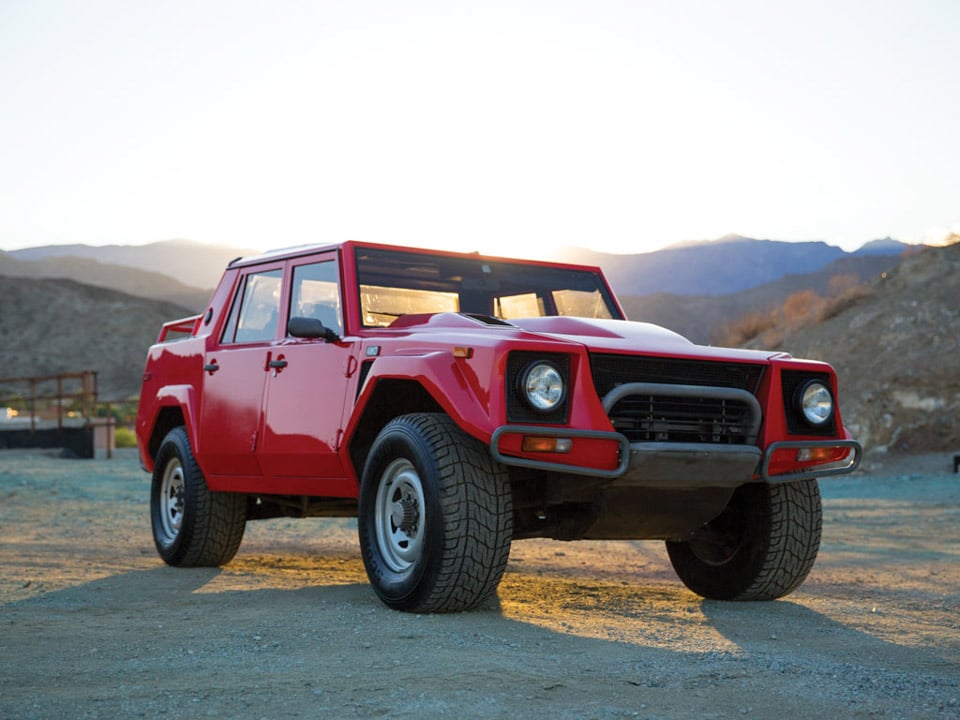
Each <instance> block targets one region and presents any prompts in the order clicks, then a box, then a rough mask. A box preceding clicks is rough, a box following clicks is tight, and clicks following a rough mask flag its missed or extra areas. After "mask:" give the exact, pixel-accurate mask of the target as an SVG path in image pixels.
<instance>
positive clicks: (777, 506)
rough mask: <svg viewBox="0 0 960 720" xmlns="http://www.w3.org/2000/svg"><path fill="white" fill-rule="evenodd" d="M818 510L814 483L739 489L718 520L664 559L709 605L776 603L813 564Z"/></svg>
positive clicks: (670, 547) (672, 545) (671, 546)
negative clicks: (711, 600)
mask: <svg viewBox="0 0 960 720" xmlns="http://www.w3.org/2000/svg"><path fill="white" fill-rule="evenodd" d="M821 527H822V508H821V503H820V488H819V486H818V485H817V481H816V480H800V481H796V482H791V483H784V484H780V485H770V484H764V483H751V484H749V485H743V486H741V487H739V488H737V490H736V492H734V494H733V497H732V498H731V499H730V503H729V504H728V505H727V507H726V509H724V511H723V512H722V513H720V515H719V516H717V517H716V518H714V519H713V520H711V521H710V522H708V523H707V524H706V525H704V526H703V527H702V528H700V529H698V530H696V531H695V532H693V533H691V535H690V536H689V537H687V538H686V539H684V540H683V541H682V542H677V541H667V554H668V555H669V556H670V562H671V563H672V564H673V569H674V570H675V571H676V573H677V575H678V576H679V577H680V579H681V580H682V581H683V583H684V584H685V585H686V586H687V587H688V588H690V589H691V590H693V592H695V593H697V594H698V595H702V596H703V597H705V598H711V599H713V600H774V599H776V598H779V597H783V596H784V595H787V594H789V593H791V592H793V591H794V590H796V589H797V588H798V587H800V585H801V583H803V581H804V580H805V579H806V577H807V574H808V573H809V572H810V569H811V568H812V567H813V563H814V561H815V560H816V559H817V551H818V550H819V548H820V530H821Z"/></svg>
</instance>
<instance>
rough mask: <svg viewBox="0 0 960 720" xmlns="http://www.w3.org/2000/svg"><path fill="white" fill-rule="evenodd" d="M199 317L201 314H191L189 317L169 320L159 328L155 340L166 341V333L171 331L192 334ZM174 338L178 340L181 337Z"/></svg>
mask: <svg viewBox="0 0 960 720" xmlns="http://www.w3.org/2000/svg"><path fill="white" fill-rule="evenodd" d="M201 318H203V315H193V316H191V317H185V318H180V319H179V320H171V321H170V322H168V323H164V324H163V327H161V328H160V335H159V336H158V337H157V342H158V343H162V342H166V341H167V335H169V334H171V333H178V334H181V335H192V334H193V331H194V330H196V328H197V325H198V324H199V323H200V320H201ZM176 339H177V340H180V339H181V338H176Z"/></svg>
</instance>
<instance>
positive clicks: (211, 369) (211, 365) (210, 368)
mask: <svg viewBox="0 0 960 720" xmlns="http://www.w3.org/2000/svg"><path fill="white" fill-rule="evenodd" d="M203 369H204V371H205V372H208V373H210V374H211V375H213V374H214V373H215V372H216V371H217V370H219V369H220V366H219V365H217V361H216V360H214V361H213V362H212V363H207V364H206V365H204V366H203Z"/></svg>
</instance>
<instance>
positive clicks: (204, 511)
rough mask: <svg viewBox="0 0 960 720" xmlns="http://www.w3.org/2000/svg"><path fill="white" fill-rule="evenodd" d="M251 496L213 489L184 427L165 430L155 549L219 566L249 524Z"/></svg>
mask: <svg viewBox="0 0 960 720" xmlns="http://www.w3.org/2000/svg"><path fill="white" fill-rule="evenodd" d="M246 517H247V498H246V496H244V495H240V494H237V493H222V492H212V491H211V490H209V489H208V488H207V483H206V480H204V478H203V473H202V472H201V471H200V466H199V465H197V461H196V460H195V459H194V457H193V451H192V450H191V449H190V439H189V437H188V435H187V431H186V430H185V429H184V428H183V427H176V428H174V429H173V430H171V431H170V432H169V433H167V435H166V437H165V438H164V439H163V442H162V443H160V449H159V450H158V451H157V456H156V460H155V464H154V470H153V481H152V485H151V490H150V521H151V525H152V527H153V541H154V544H155V545H156V546H157V552H158V553H159V554H160V557H161V558H163V561H164V562H166V563H167V564H168V565H173V566H176V567H217V566H219V565H225V564H226V563H228V562H230V560H232V559H233V556H234V555H236V554H237V549H238V548H239V547H240V542H241V541H242V540H243V531H244V529H245V528H246Z"/></svg>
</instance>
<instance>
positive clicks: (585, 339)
mask: <svg viewBox="0 0 960 720" xmlns="http://www.w3.org/2000/svg"><path fill="white" fill-rule="evenodd" d="M510 322H511V324H513V325H516V326H517V327H520V328H522V329H524V330H526V331H527V332H531V333H536V334H538V335H546V336H549V337H551V338H555V339H558V340H566V341H568V342H576V343H580V344H582V345H585V346H586V347H587V348H588V349H589V350H591V351H592V352H616V353H623V352H644V353H647V352H649V353H657V354H663V355H683V356H686V357H699V358H704V359H715V360H721V359H722V360H743V361H753V362H765V361H767V360H769V359H771V358H774V357H789V356H788V355H786V354H785V353H783V352H767V351H761V350H739V349H735V348H715V347H710V346H705V345H696V344H694V343H692V342H691V341H689V340H687V338H685V337H683V336H682V335H680V334H678V333H675V332H673V331H671V330H667V329H666V328H662V327H660V326H659V325H652V324H650V323H644V322H632V321H629V320H588V319H585V318H574V317H542V318H526V319H520V320H511V321H510Z"/></svg>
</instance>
